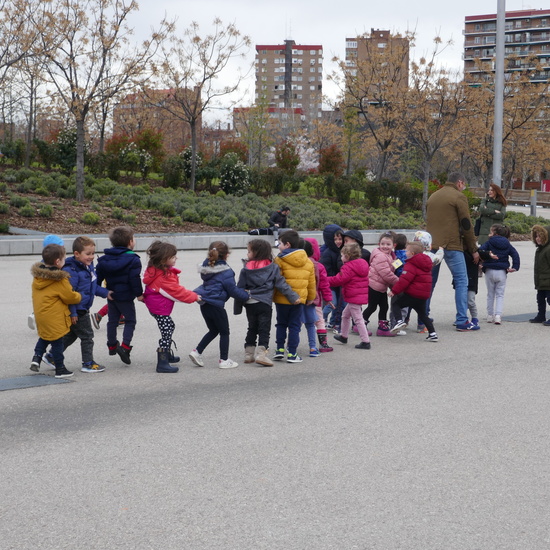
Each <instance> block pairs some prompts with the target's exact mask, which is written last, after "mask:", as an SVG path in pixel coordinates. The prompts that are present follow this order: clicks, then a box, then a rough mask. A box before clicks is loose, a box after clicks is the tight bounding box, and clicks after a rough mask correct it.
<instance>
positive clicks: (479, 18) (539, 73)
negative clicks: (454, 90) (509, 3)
mask: <svg viewBox="0 0 550 550" xmlns="http://www.w3.org/2000/svg"><path fill="white" fill-rule="evenodd" d="M496 29H497V16H496V14H489V15H469V16H467V17H466V18H465V21H464V79H465V80H466V81H468V82H481V81H489V80H493V78H494V75H493V73H494V70H495V48H496ZM504 55H505V63H504V67H505V69H504V70H505V71H506V72H507V73H512V72H514V71H532V73H531V80H532V81H534V82H546V81H548V79H550V10H542V9H540V10H522V11H509V12H506V16H505V54H504ZM537 62H538V64H539V65H540V67H537V66H536V65H537Z"/></svg>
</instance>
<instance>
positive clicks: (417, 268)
mask: <svg viewBox="0 0 550 550" xmlns="http://www.w3.org/2000/svg"><path fill="white" fill-rule="evenodd" d="M391 290H392V292H393V294H401V292H404V293H405V294H408V295H409V296H412V297H413V298H420V299H421V300H427V299H428V298H429V297H430V295H431V293H432V260H431V259H430V257H429V256H427V255H426V254H415V255H414V256H412V258H409V259H408V260H407V261H406V262H405V266H404V267H403V272H402V273H401V276H400V277H399V280H398V281H397V283H395V284H394V285H393V287H392V289H391Z"/></svg>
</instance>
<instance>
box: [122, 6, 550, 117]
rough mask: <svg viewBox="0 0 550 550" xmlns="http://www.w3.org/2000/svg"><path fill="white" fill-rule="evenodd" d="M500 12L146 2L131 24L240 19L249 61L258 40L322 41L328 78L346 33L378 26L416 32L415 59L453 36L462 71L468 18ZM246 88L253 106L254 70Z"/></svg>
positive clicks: (454, 58) (453, 61)
mask: <svg viewBox="0 0 550 550" xmlns="http://www.w3.org/2000/svg"><path fill="white" fill-rule="evenodd" d="M548 8H549V6H548V5H543V3H541V4H530V3H527V2H526V1H522V0H508V1H507V2H506V11H517V10H524V9H525V10H527V9H548ZM496 11H497V0H458V1H445V0H437V1H436V0H416V1H412V0H376V1H370V2H366V1H364V0H363V1H359V0H330V1H329V0H317V1H315V2H314V1H311V0H272V1H266V0H196V1H195V2H190V1H182V0H154V1H153V0H142V1H141V2H140V11H139V12H138V13H137V14H134V15H133V17H132V19H131V21H130V23H131V24H132V25H134V26H135V27H136V31H137V32H136V34H137V35H138V36H139V35H141V34H142V33H145V32H146V31H147V29H149V28H150V27H151V26H152V25H158V22H159V21H160V20H161V19H162V17H163V15H164V14H165V13H166V14H167V15H168V16H169V17H177V18H178V22H177V26H178V28H179V29H184V28H185V27H187V26H188V25H189V23H190V22H191V21H196V22H197V23H198V24H199V25H200V27H201V34H203V33H204V34H206V32H207V31H208V30H210V29H211V28H212V25H211V23H212V20H213V19H214V17H219V18H220V19H221V20H222V21H224V22H233V23H235V25H236V27H237V28H238V29H239V30H240V31H241V32H242V33H243V34H247V35H248V36H249V37H250V38H251V40H252V48H251V49H250V52H249V56H248V62H249V63H250V62H251V61H253V59H254V54H255V50H254V46H255V45H256V44H280V43H282V42H283V41H284V40H285V39H293V40H295V41H296V43H298V44H320V45H322V46H323V53H324V64H323V68H324V71H325V76H326V74H328V73H330V72H331V71H332V70H334V68H335V67H334V64H333V63H332V62H331V59H332V58H333V57H334V56H339V57H342V58H343V57H344V55H345V39H346V37H352V36H357V35H360V34H363V33H364V32H370V31H371V29H372V28H374V29H389V30H390V31H392V32H401V33H403V32H405V31H406V30H415V31H416V35H417V43H416V48H415V49H414V50H413V51H412V55H411V58H419V57H420V56H422V55H423V54H426V53H427V52H429V51H430V50H431V47H432V41H433V38H434V37H435V36H437V35H439V36H440V37H441V38H442V39H443V41H447V40H450V39H452V40H453V42H454V44H453V45H452V46H450V47H448V48H447V49H446V50H445V51H444V52H442V54H441V55H440V56H439V60H440V62H441V64H443V65H446V66H448V67H453V68H457V69H460V68H461V67H462V50H463V44H464V38H463V35H462V31H463V29H464V18H465V16H467V15H482V14H488V13H496ZM323 85H324V92H325V93H327V94H329V95H335V90H334V89H331V87H330V85H328V84H327V82H326V80H325V81H324V83H323ZM243 88H244V89H243V94H244V97H245V99H244V101H243V104H251V103H252V102H253V101H254V76H253V73H251V74H250V77H249V79H248V81H247V83H246V84H245V85H244V86H243ZM209 118H211V117H209ZM218 118H219V117H218ZM224 119H225V117H224Z"/></svg>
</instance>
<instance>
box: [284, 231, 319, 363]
mask: <svg viewBox="0 0 550 550" xmlns="http://www.w3.org/2000/svg"><path fill="white" fill-rule="evenodd" d="M280 241H281V242H280V243H279V250H280V253H279V255H278V256H277V257H276V258H275V262H276V263H277V265H278V266H279V269H280V270H281V274H282V276H283V277H284V278H285V279H286V282H287V283H288V284H289V286H290V287H291V288H292V290H294V292H296V293H297V294H298V295H299V296H300V302H301V303H300V304H291V303H290V302H289V301H288V299H287V298H286V297H285V296H284V295H283V294H282V293H281V292H279V291H278V290H275V294H274V296H273V301H274V302H275V309H276V311H277V323H276V325H275V326H276V329H277V330H276V335H275V339H276V345H277V350H276V351H275V356H274V357H273V359H275V360H277V361H280V360H282V359H284V357H285V341H286V339H287V331H288V350H287V351H288V353H287V357H286V361H287V363H301V362H302V358H301V357H300V356H299V355H298V351H297V350H298V344H299V343H300V328H301V326H302V321H301V319H302V309H303V305H302V304H304V303H305V304H307V305H309V304H312V303H313V300H314V299H315V296H316V294H315V268H314V267H313V263H312V262H311V260H310V259H309V258H308V257H307V254H306V253H305V251H304V250H302V249H300V248H299V246H300V236H299V235H298V233H296V231H287V232H285V233H283V234H282V235H281V237H280Z"/></svg>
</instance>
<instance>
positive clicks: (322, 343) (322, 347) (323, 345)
mask: <svg viewBox="0 0 550 550" xmlns="http://www.w3.org/2000/svg"><path fill="white" fill-rule="evenodd" d="M317 338H318V339H319V351H320V352H321V353H323V352H327V351H333V350H334V348H331V347H330V346H329V345H328V342H327V333H326V331H325V332H321V331H317Z"/></svg>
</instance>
